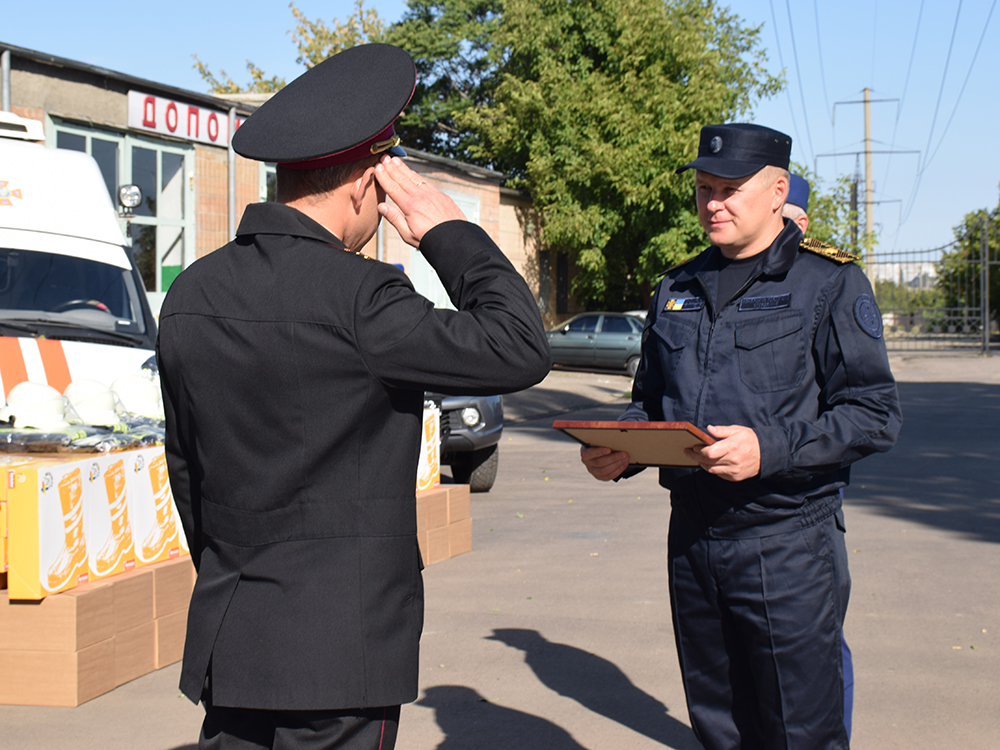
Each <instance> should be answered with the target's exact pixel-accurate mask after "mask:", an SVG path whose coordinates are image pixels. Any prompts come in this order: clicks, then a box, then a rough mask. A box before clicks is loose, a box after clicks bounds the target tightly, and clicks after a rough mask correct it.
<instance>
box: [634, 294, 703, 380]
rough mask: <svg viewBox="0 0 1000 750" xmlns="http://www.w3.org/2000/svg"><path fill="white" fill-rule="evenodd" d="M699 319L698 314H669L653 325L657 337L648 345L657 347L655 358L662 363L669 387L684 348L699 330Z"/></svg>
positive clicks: (648, 354)
mask: <svg viewBox="0 0 1000 750" xmlns="http://www.w3.org/2000/svg"><path fill="white" fill-rule="evenodd" d="M699 317H700V316H699V315H698V313H694V314H691V313H683V312H668V313H664V314H663V315H661V316H660V317H659V318H657V319H656V321H655V322H654V323H653V327H652V330H653V332H654V333H655V334H656V337H655V339H654V340H653V341H647V342H646V345H647V346H655V347H656V348H655V352H656V354H655V356H656V357H657V359H659V361H660V368H661V370H662V371H663V374H664V376H665V377H667V378H668V386H670V385H672V383H671V382H670V381H671V380H672V378H670V376H672V375H673V374H674V372H675V371H676V370H677V363H678V361H680V358H681V357H682V356H683V354H684V347H685V346H686V345H687V343H688V341H689V340H690V339H691V335H692V334H693V333H694V332H695V331H696V330H697V328H698V318H699ZM650 354H652V352H648V353H647V355H646V356H647V357H648V356H650ZM692 356H696V355H694V354H693V355H692Z"/></svg>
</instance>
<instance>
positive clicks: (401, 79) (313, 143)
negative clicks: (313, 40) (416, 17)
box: [233, 44, 417, 162]
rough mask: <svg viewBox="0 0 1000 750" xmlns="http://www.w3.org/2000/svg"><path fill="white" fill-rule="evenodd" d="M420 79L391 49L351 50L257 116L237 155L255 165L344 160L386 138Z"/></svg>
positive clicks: (238, 140)
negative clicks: (349, 153) (357, 148)
mask: <svg viewBox="0 0 1000 750" xmlns="http://www.w3.org/2000/svg"><path fill="white" fill-rule="evenodd" d="M416 80H417V71H416V67H415V66H414V64H413V60H412V59H411V58H410V56H409V55H408V54H407V53H406V52H405V51H404V50H402V49H400V48H399V47H395V46H393V45H391V44H365V45H360V46H357V47H350V48H348V49H346V50H344V51H343V52H340V53H338V54H336V55H334V56H333V57H329V58H327V59H326V60H324V61H323V62H321V63H319V64H318V65H316V66H314V67H312V68H310V69H309V70H307V71H306V72H305V73H303V74H302V75H301V76H299V77H298V78H296V79H295V80H294V81H292V82H291V83H289V84H288V85H287V86H285V87H284V88H283V89H281V90H280V91H278V92H277V93H276V94H275V95H274V96H272V97H271V98H270V99H269V100H268V101H266V102H265V103H264V104H263V105H261V107H260V108H259V109H258V110H257V111H256V112H254V113H253V114H252V115H250V117H248V118H247V120H246V121H245V122H244V123H243V124H242V125H241V126H240V128H239V129H238V130H237V131H236V133H235V134H234V135H233V149H234V150H235V151H236V153H238V154H240V155H241V156H245V157H247V158H248V159H256V160H257V161H270V162H298V161H304V160H307V159H318V158H321V157H325V156H329V155H331V154H338V153H340V152H343V151H346V150H348V149H350V148H353V147H355V146H359V145H361V144H363V143H365V142H366V141H368V140H370V139H372V138H373V137H374V136H376V135H377V134H379V133H380V132H381V131H383V130H385V129H386V128H387V127H388V126H389V125H391V124H392V122H393V120H395V119H396V118H397V117H399V115H400V113H401V112H402V111H403V108H404V107H406V105H407V104H408V103H409V101H410V97H411V96H413V90H414V87H415V86H416Z"/></svg>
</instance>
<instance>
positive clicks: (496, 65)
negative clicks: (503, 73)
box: [384, 0, 505, 166]
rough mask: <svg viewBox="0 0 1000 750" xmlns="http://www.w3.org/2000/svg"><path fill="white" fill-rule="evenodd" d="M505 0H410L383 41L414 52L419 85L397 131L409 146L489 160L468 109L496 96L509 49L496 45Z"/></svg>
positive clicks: (479, 161) (484, 163)
mask: <svg viewBox="0 0 1000 750" xmlns="http://www.w3.org/2000/svg"><path fill="white" fill-rule="evenodd" d="M503 8H504V2H503V0H409V1H408V2H407V10H406V13H404V15H403V17H402V19H401V20H400V21H399V22H398V23H396V24H393V25H392V26H391V27H390V28H389V29H388V30H387V31H386V34H385V37H384V41H387V42H390V43H392V44H396V45H398V46H400V47H402V48H403V49H405V50H406V51H407V52H409V53H410V55H411V56H412V57H413V61H414V63H415V64H416V66H417V73H418V76H417V88H416V91H414V93H413V99H412V100H411V102H410V105H409V106H408V107H407V108H406V112H404V113H403V116H402V117H401V118H400V121H399V125H398V126H397V130H398V132H399V133H400V135H401V136H402V138H403V141H404V143H405V144H406V145H409V146H412V147H413V148H418V149H421V150H424V151H430V152H433V153H436V154H440V155H443V156H448V157H450V158H453V159H457V160H459V161H464V162H469V163H473V164H480V165H482V166H487V165H488V161H489V159H488V157H486V156H484V155H483V154H481V153H480V152H479V151H478V150H476V149H475V146H476V144H478V142H479V137H478V134H477V133H476V132H475V131H472V130H470V129H468V128H467V127H465V125H464V124H463V123H460V119H461V116H462V114H463V113H464V112H466V111H468V110H470V109H474V108H476V107H483V106H487V105H489V104H490V102H491V101H492V95H493V91H494V89H495V88H496V84H497V75H498V72H499V70H500V65H501V64H502V62H503V60H504V57H505V52H504V49H503V47H501V46H500V45H498V44H496V36H497V32H498V30H499V28H500V23H501V15H502V12H503Z"/></svg>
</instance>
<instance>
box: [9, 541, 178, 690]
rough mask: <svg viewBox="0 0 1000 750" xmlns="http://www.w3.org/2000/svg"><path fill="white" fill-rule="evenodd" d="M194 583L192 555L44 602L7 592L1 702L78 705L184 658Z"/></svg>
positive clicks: (75, 590)
mask: <svg viewBox="0 0 1000 750" xmlns="http://www.w3.org/2000/svg"><path fill="white" fill-rule="evenodd" d="M193 585H194V566H192V565H191V560H190V558H187V557H185V558H181V559H178V560H170V561H168V562H162V563H157V564H155V565H151V566H149V567H144V568H139V569H137V570H134V571H132V572H130V573H123V574H121V575H117V576H114V577H113V578H108V579H106V580H101V581H96V582H93V583H87V584H83V585H82V586H77V587H76V588H73V589H71V590H69V591H66V592H64V593H62V594H56V595H54V596H49V597H46V598H45V599H43V600H42V601H11V600H10V598H9V596H8V592H7V591H0V675H3V679H0V703H13V704H22V705H38V706H78V705H80V704H81V703H83V702H84V701H88V700H90V699H91V698H95V697H97V696H98V695H101V694H103V693H106V692H108V691H109V690H113V689H114V688H116V687H117V686H119V685H123V684H125V683H126V682H129V681H131V680H134V679H135V678H137V677H141V676H142V675H144V674H148V673H149V672H152V671H153V670H154V669H159V668H160V667H164V666H166V665H167V664H171V663H173V662H176V661H179V660H180V658H181V654H182V652H183V648H184V628H185V626H186V621H187V606H188V601H189V599H190V598H191V589H192V587H193Z"/></svg>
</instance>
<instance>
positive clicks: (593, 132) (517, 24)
mask: <svg viewBox="0 0 1000 750" xmlns="http://www.w3.org/2000/svg"><path fill="white" fill-rule="evenodd" d="M758 35H759V29H756V28H747V27H745V26H744V25H743V24H742V21H741V20H740V19H739V18H738V17H737V16H735V15H733V14H731V13H730V12H729V11H728V10H725V9H720V8H719V7H718V6H717V5H716V4H715V2H713V0H671V1H670V2H667V3H664V2H663V1H662V0H587V1H586V2H565V0H505V2H504V4H503V20H502V23H501V24H500V25H499V28H498V30H497V34H496V44H497V45H498V48H499V50H501V51H502V56H501V59H502V67H501V70H500V74H499V77H498V85H497V88H496V90H495V92H494V94H493V98H492V101H491V102H488V103H486V104H485V105H484V106H480V107H476V108H470V109H467V110H465V111H463V112H462V113H460V115H459V116H458V118H457V119H458V121H459V123H460V124H463V125H465V126H467V127H468V128H470V129H471V130H472V131H473V132H475V133H476V134H477V135H478V136H479V138H480V140H479V142H478V143H476V144H475V145H474V146H473V148H472V151H473V153H475V154H477V155H479V156H480V157H481V158H483V159H484V160H487V161H489V162H490V163H491V164H492V165H493V166H494V167H495V168H497V169H500V170H502V171H504V172H506V173H507V174H508V175H510V176H511V180H510V184H511V185H512V186H515V187H521V188H524V189H526V190H527V191H528V192H529V193H530V194H531V196H532V197H533V199H534V201H535V206H536V208H537V209H538V210H539V212H540V214H541V217H542V240H543V242H544V244H545V246H546V247H548V248H551V249H555V250H559V251H562V252H566V253H568V254H569V255H570V257H572V258H573V259H575V261H576V264H577V270H578V274H577V276H576V280H575V289H574V291H575V293H576V295H577V298H578V299H579V301H581V302H582V303H583V304H585V305H586V306H588V307H590V308H596V307H603V308H608V309H629V308H632V307H644V306H645V304H646V302H647V300H648V292H649V289H650V287H651V284H652V283H653V282H655V280H656V279H657V277H658V276H659V274H661V273H662V272H663V271H664V270H665V269H666V268H667V267H669V266H671V265H673V264H675V263H676V262H678V261H679V260H681V259H683V258H685V257H686V256H688V255H689V254H690V253H691V252H693V251H694V250H695V249H696V248H697V247H699V246H700V245H701V244H702V243H703V242H704V240H703V233H702V231H701V229H700V226H699V225H698V222H697V218H696V216H695V215H694V199H693V192H694V191H693V177H692V176H691V175H690V174H685V175H683V176H677V175H675V174H674V170H675V169H676V167H678V166H679V165H681V164H683V163H685V162H687V161H689V160H690V159H692V158H693V157H694V156H695V154H696V151H697V145H698V136H699V131H700V129H701V127H702V126H703V125H705V124H708V123H712V122H725V121H729V120H732V119H733V118H735V117H737V116H739V115H741V114H745V113H746V112H748V111H749V109H750V108H751V106H752V104H753V102H754V101H755V100H756V99H757V98H759V97H761V96H767V95H770V94H772V93H774V92H775V91H776V90H777V89H778V87H779V85H780V81H778V80H776V79H774V78H772V77H771V76H769V75H768V74H767V72H766V71H765V69H764V67H763V62H764V55H763V52H762V51H761V49H760V46H759V38H758Z"/></svg>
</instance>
